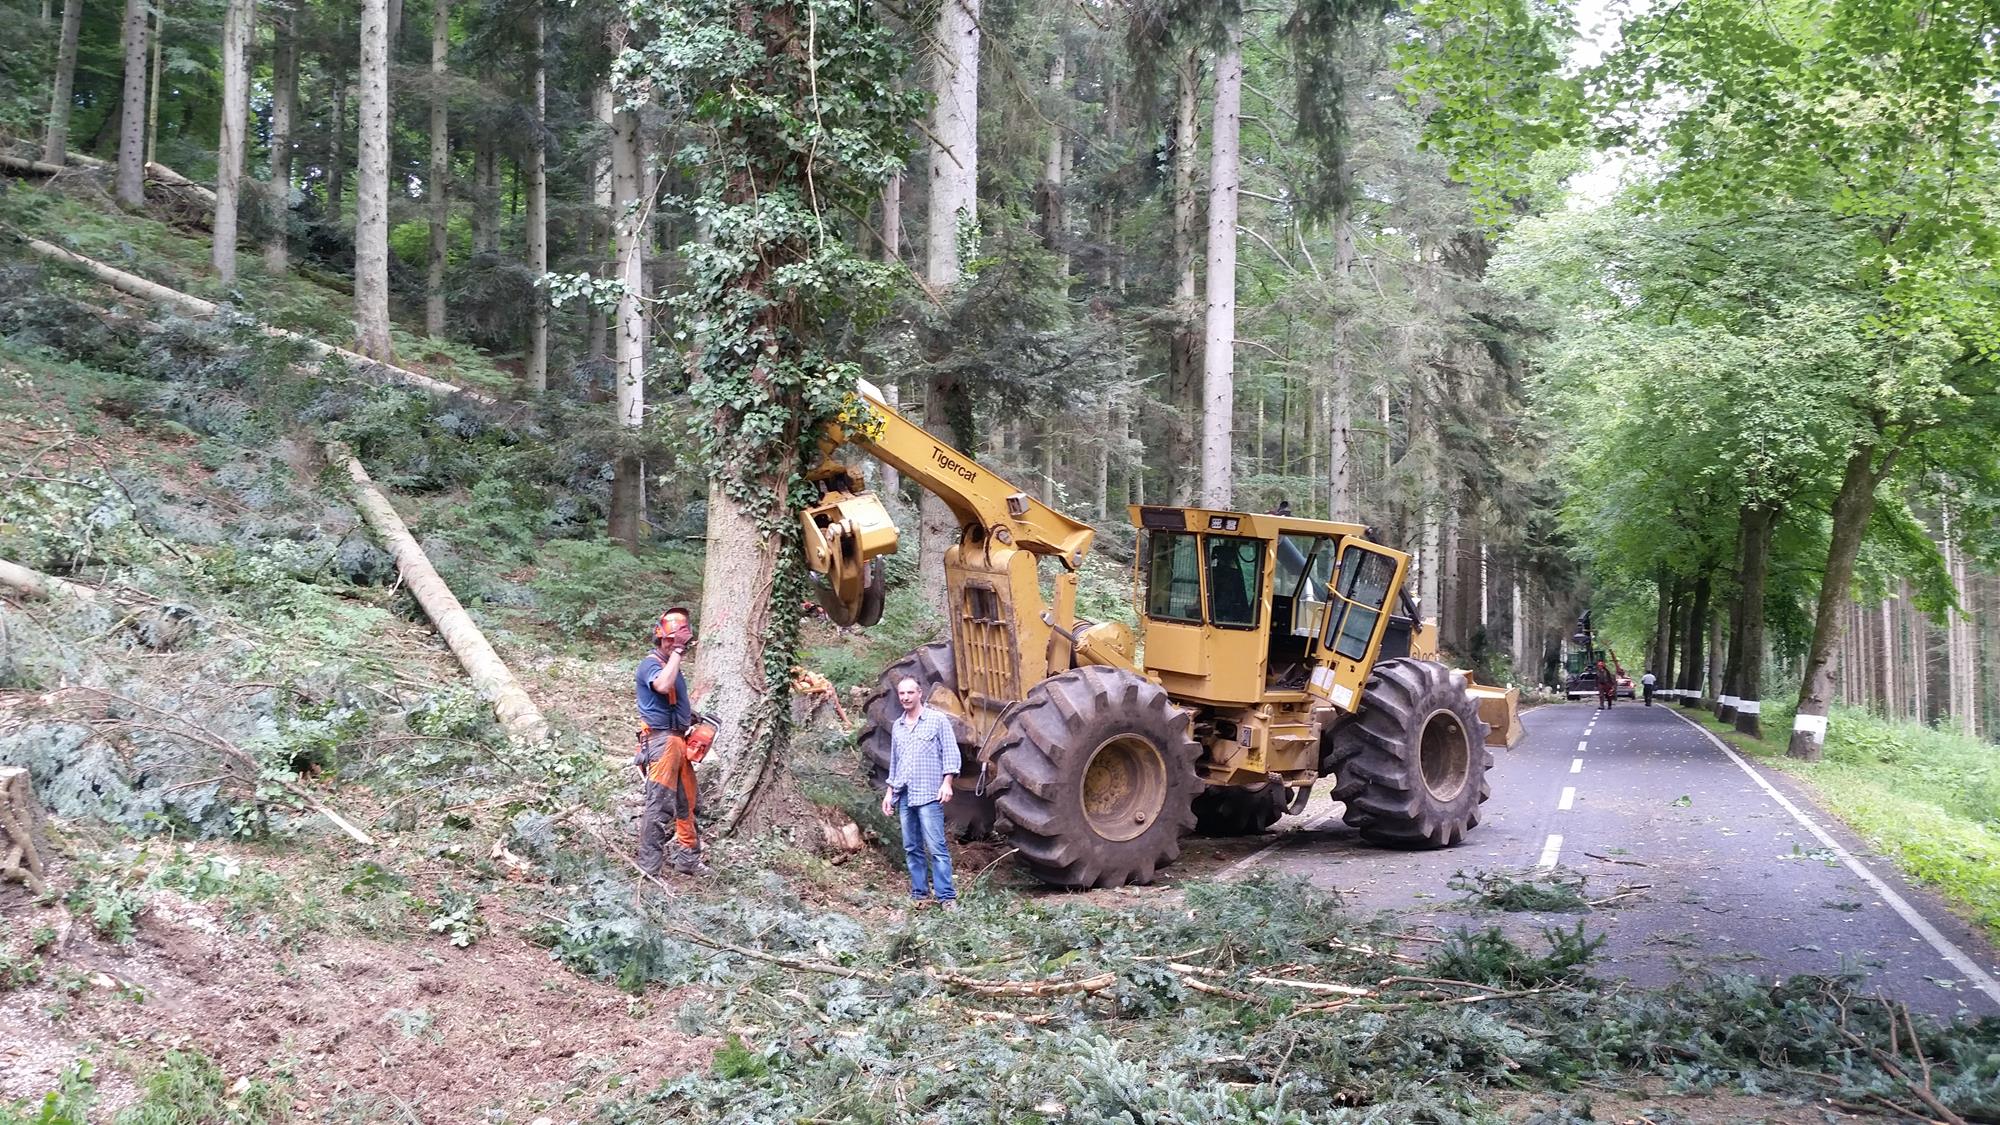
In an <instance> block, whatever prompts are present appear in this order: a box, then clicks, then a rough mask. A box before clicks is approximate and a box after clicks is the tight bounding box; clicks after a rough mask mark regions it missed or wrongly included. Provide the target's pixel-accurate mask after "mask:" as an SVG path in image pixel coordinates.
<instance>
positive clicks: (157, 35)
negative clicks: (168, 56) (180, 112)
mask: <svg viewBox="0 0 2000 1125" xmlns="http://www.w3.org/2000/svg"><path fill="white" fill-rule="evenodd" d="M166 38H167V21H166V12H165V11H164V10H160V9H156V10H155V11H154V13H153V67H152V72H151V73H152V77H151V78H150V79H148V82H147V92H146V163H148V164H151V163H152V162H153V160H154V154H155V153H157V152H159V151H160V73H161V71H162V70H164V69H165V68H163V67H162V66H161V65H160V48H161V47H162V46H163V45H164V43H165V41H166ZM182 124H183V125H185V124H186V121H185V120H183V121H182Z"/></svg>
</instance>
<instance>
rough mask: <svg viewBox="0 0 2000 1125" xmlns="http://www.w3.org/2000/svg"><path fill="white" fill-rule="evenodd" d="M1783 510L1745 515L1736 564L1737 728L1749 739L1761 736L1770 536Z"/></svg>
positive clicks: (1765, 507) (1766, 507)
mask: <svg viewBox="0 0 2000 1125" xmlns="http://www.w3.org/2000/svg"><path fill="white" fill-rule="evenodd" d="M1781 515H1783V509H1782V508H1780V507H1779V506H1777V505H1775V504H1759V505H1756V506H1755V507H1754V508H1753V509H1751V510H1749V511H1747V512H1745V514H1744V519H1745V527H1744V533H1743V553H1742V556H1741V558H1740V560H1739V562H1738V575H1739V576H1738V579H1737V581H1738V582H1739V584H1740V585H1741V587H1742V591H1743V594H1742V598H1743V626H1742V629H1741V632H1740V633H1739V635H1738V639H1737V644H1738V645H1740V646H1741V648H1742V650H1743V655H1742V658H1741V659H1740V660H1739V661H1738V662H1737V670H1736V686H1735V687H1734V688H1733V689H1731V690H1732V692H1733V694H1735V696H1736V697H1737V699H1736V718H1735V723H1736V729H1737V730H1740V731H1742V732H1743V733H1744V734H1747V735H1749V736H1750V737H1752V738H1762V737H1763V736H1764V721H1763V717H1762V716H1763V711H1764V701H1763V691H1764V600H1765V591H1766V590H1767V589H1768V588H1769V581H1770V572H1771V537H1772V535H1773V534H1775V533H1776V531H1777V527H1778V519H1779V517H1780V516H1781Z"/></svg>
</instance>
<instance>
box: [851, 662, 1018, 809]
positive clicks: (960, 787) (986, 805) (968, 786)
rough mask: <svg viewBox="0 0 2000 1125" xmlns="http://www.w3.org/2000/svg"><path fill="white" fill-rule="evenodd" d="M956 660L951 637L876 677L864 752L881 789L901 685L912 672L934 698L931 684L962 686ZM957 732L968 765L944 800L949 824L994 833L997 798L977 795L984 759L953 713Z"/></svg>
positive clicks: (865, 709)
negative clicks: (980, 760) (976, 757)
mask: <svg viewBox="0 0 2000 1125" xmlns="http://www.w3.org/2000/svg"><path fill="white" fill-rule="evenodd" d="M956 668H957V665H956V664H954V663H953V662H952V658H951V642H950V641H940V642H938V643H937V644H929V645H924V646H923V647H921V648H918V649H916V650H914V651H913V652H911V653H910V654H909V655H908V656H905V657H903V658H902V659H901V660H898V661H896V662H895V663H894V664H891V665H889V667H888V668H887V669H885V670H884V671H883V673H882V678H881V680H879V681H877V683H876V685H875V691H874V692H873V693H872V694H870V695H869V696H868V702H866V703H864V704H862V706H861V714H862V720H863V721H862V724H861V737H860V742H861V756H862V760H863V761H864V762H865V763H866V764H867V767H868V783H869V784H870V785H872V786H873V787H874V788H875V790H876V792H877V793H878V794H879V793H880V792H881V790H882V787H883V786H885V785H887V784H888V783H889V737H890V736H889V727H890V724H892V723H894V722H895V721H896V716H898V715H900V714H902V707H901V706H900V705H898V704H897V702H896V685H897V684H899V683H901V682H902V680H903V677H905V676H908V677H910V678H912V679H914V680H916V681H917V683H918V685H919V686H921V687H922V688H923V690H924V698H925V699H929V698H930V695H931V689H932V688H933V687H936V686H938V685H940V684H941V685H943V686H944V688H945V689H946V690H947V691H951V692H954V693H956V692H957V691H958V675H957V673H956V671H955V669H956ZM951 725H952V727H953V728H954V729H955V730H956V731H957V732H958V753H959V758H960V760H961V762H962V763H963V766H964V769H963V772H961V773H960V774H959V775H958V781H957V782H956V783H954V784H953V786H952V797H951V800H950V801H949V802H947V803H946V804H945V806H944V820H945V826H946V827H947V828H949V829H951V831H952V832H953V833H954V834H956V835H957V836H958V838H959V839H961V840H979V839H984V838H985V837H987V836H989V835H992V833H993V815H994V814H993V798H992V797H977V796H974V795H973V790H974V788H975V787H976V784H977V782H978V779H979V763H978V762H976V761H974V760H973V756H974V754H975V753H976V752H977V751H978V747H976V746H973V745H971V744H970V735H971V732H970V731H968V730H967V729H966V727H965V724H964V723H963V722H961V721H960V720H959V719H957V718H956V717H954V718H953V719H952V724H951Z"/></svg>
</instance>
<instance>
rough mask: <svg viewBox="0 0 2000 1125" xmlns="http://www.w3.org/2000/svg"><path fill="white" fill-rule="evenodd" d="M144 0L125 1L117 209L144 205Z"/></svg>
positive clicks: (132, 209) (145, 38) (145, 34)
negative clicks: (123, 78) (123, 67)
mask: <svg viewBox="0 0 2000 1125" xmlns="http://www.w3.org/2000/svg"><path fill="white" fill-rule="evenodd" d="M146 19H147V4H146V0H125V23H124V31H123V36H124V40H123V41H124V44H125V82H124V95H123V100H122V101H121V102H120V103H119V109H118V175H117V179H116V186H115V187H114V189H113V191H114V193H115V195H116V197H117V199H118V205H119V206H120V207H123V208H125V209H126V210H128V211H136V210H138V209H139V208H141V207H144V206H145V205H146V45H147V38H148V36H147V31H146Z"/></svg>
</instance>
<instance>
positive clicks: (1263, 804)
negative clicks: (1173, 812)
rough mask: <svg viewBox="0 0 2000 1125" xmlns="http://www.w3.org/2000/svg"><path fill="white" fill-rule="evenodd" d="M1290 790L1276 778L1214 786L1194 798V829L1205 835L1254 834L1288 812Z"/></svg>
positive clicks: (1276, 821)
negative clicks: (1252, 783)
mask: <svg viewBox="0 0 2000 1125" xmlns="http://www.w3.org/2000/svg"><path fill="white" fill-rule="evenodd" d="M1290 802H1291V790H1289V789H1287V788H1285V787H1284V786H1282V785H1279V784H1277V783H1275V782H1267V783H1265V784H1263V785H1257V786H1252V787H1249V788H1228V789H1223V788H1211V789H1206V790H1203V791H1202V793H1201V795H1200V796H1198V797H1196V798H1195V799H1194V830H1195V831H1196V832H1198V833H1200V834H1201V835H1203V836H1255V835H1256V834H1257V833H1259V832H1262V831H1264V830H1265V829H1267V828H1269V827H1271V826H1272V825H1273V824H1276V823H1278V818H1279V817H1281V816H1283V815H1285V807H1286V805H1288V804H1289V803H1290Z"/></svg>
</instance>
